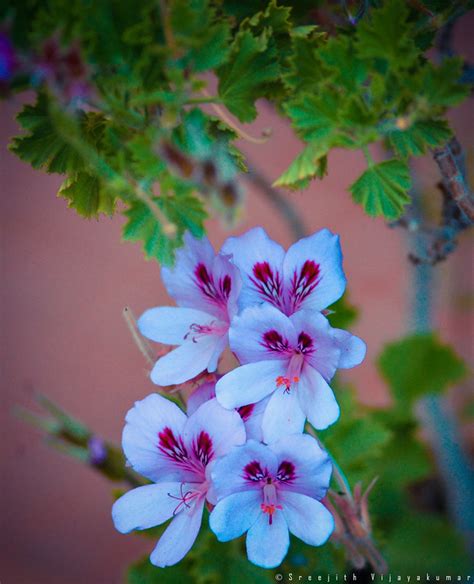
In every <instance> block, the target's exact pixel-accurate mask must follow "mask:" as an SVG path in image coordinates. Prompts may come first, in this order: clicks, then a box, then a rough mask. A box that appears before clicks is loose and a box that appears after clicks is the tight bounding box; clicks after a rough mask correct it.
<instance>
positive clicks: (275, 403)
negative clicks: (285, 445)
mask: <svg viewBox="0 0 474 584" xmlns="http://www.w3.org/2000/svg"><path fill="white" fill-rule="evenodd" d="M297 392H298V389H297V388H292V389H290V391H287V390H286V389H285V388H284V387H279V388H278V389H277V390H276V391H275V392H274V393H273V395H272V396H271V398H270V401H269V402H268V405H267V407H266V409H265V413H264V414H263V421H262V432H263V440H264V441H265V442H267V443H270V442H274V441H275V440H278V439H279V438H281V437H282V436H284V435H286V434H296V433H301V432H302V431H303V428H304V422H305V419H306V416H305V415H304V413H303V411H302V409H301V405H300V402H299V399H298V395H297Z"/></svg>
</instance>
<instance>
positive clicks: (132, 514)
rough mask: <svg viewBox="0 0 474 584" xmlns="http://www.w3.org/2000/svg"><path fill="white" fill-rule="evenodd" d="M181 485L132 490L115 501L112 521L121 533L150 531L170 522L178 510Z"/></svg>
mask: <svg viewBox="0 0 474 584" xmlns="http://www.w3.org/2000/svg"><path fill="white" fill-rule="evenodd" d="M179 488H180V483H175V482H172V483H160V484H157V485H145V486H143V487H138V488H136V489H132V490H131V491H128V493H125V495H123V496H122V497H120V499H117V501H115V503H114V505H113V507H112V519H113V521H114V525H115V528H116V529H117V530H118V531H120V532H121V533H129V532H130V531H133V530H134V529H149V528H150V527H155V526H156V525H161V524H162V523H164V522H165V521H166V520H168V519H169V518H170V517H171V516H172V515H173V511H174V510H175V509H176V505H177V502H176V499H173V498H172V497H170V496H169V494H172V495H176V496H177V495H178V494H179Z"/></svg>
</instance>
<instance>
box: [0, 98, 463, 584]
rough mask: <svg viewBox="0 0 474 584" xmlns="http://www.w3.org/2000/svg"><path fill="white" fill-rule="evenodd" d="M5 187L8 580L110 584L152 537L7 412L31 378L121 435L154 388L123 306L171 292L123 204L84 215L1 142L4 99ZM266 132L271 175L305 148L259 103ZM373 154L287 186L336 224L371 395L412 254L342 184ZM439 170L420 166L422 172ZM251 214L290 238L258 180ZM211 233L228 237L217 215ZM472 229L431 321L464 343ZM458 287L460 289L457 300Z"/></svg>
mask: <svg viewBox="0 0 474 584" xmlns="http://www.w3.org/2000/svg"><path fill="white" fill-rule="evenodd" d="M0 107H2V111H1V114H2V115H1V118H2V120H1V124H0V135H1V140H0V142H1V144H2V146H1V150H0V185H1V186H0V188H1V191H2V193H1V195H2V196H1V205H2V208H1V218H2V223H3V225H2V238H3V245H2V253H3V254H4V256H3V278H2V287H1V288H2V291H1V293H2V299H1V311H2V324H1V331H2V333H1V334H2V352H3V355H2V386H3V388H2V393H1V396H2V398H1V399H2V404H1V406H2V407H1V412H0V416H1V419H0V424H1V428H2V438H3V439H2V441H1V446H0V447H1V452H2V462H1V464H2V472H1V476H2V479H1V483H2V484H1V497H0V501H1V509H2V511H1V517H2V522H3V525H2V529H1V537H2V539H3V541H2V542H1V546H0V547H1V550H2V552H3V557H2V559H1V562H0V580H1V581H2V582H5V584H10V583H12V584H23V583H24V584H84V583H88V584H89V583H90V584H102V583H104V584H105V583H107V584H109V583H114V582H120V574H121V570H122V569H123V567H124V566H125V565H126V564H127V562H129V561H131V560H133V559H135V558H136V557H138V556H140V555H141V554H143V553H145V552H146V550H147V549H149V548H150V546H151V543H150V542H147V541H144V540H142V539H141V538H139V537H137V536H133V535H130V536H128V537H126V536H122V535H119V534H118V533H117V532H116V531H115V530H114V528H113V526H112V522H111V519H110V506H111V495H110V490H111V489H110V485H109V484H107V483H106V482H105V480H103V479H102V478H101V477H100V476H96V475H95V474H94V473H93V472H92V471H91V470H88V469H86V468H83V467H82V466H81V465H79V464H78V463H76V462H74V461H72V460H69V459H67V458H65V457H64V456H62V455H59V454H57V453H56V452H55V451H53V450H51V449H50V448H48V447H47V446H46V445H44V444H43V443H42V441H41V440H40V437H39V435H38V433H37V432H36V431H35V430H33V429H31V428H29V427H28V426H26V425H25V424H24V423H22V422H21V421H19V420H18V419H16V418H15V417H14V416H13V415H12V407H13V406H15V405H16V404H22V405H25V406H29V407H31V406H32V404H33V400H32V392H33V389H36V390H38V391H41V392H43V393H46V394H47V395H49V396H50V397H51V398H52V399H53V400H55V401H57V402H58V403H59V404H60V405H62V406H63V407H64V408H65V409H66V410H68V411H69V412H71V413H72V414H74V415H75V416H76V417H78V418H79V419H82V420H83V421H84V422H85V423H86V424H88V425H89V426H90V427H92V428H95V429H97V430H98V431H99V432H100V433H102V434H103V435H104V436H105V437H106V438H109V439H112V440H114V441H117V442H118V441H119V440H120V435H121V429H122V425H123V417H124V414H125V412H126V411H127V409H128V408H129V407H130V406H131V405H132V403H133V401H134V400H136V399H140V398H142V397H144V396H145V395H147V394H148V393H149V392H151V391H153V390H154V387H153V385H152V384H151V382H150V381H149V380H148V379H147V375H146V370H145V364H144V362H143V360H142V357H141V355H140V354H139V353H138V351H137V350H136V348H135V346H134V344H133V342H132V340H131V338H130V336H129V333H128V331H127V329H126V327H125V325H124V323H123V320H122V317H121V311H122V308H123V307H124V306H125V305H130V306H132V307H133V309H134V310H135V312H136V313H140V312H141V311H142V310H144V309H145V308H147V307H150V306H154V305H158V304H162V303H166V302H168V300H167V297H166V294H165V291H164V289H163V286H162V283H161V281H160V274H159V270H158V267H157V265H156V264H155V263H153V262H145V261H144V260H143V256H142V253H141V250H140V249H139V247H138V245H132V244H129V243H124V244H122V243H120V229H121V225H122V223H123V221H122V219H121V218H120V217H116V218H114V219H112V220H111V219H107V218H102V219H101V220H100V221H85V220H83V219H81V218H79V217H78V216H77V215H75V213H74V212H73V211H71V210H69V209H67V208H66V204H65V202H64V200H62V199H56V197H55V193H56V191H57V188H58V185H59V184H60V179H59V178H58V177H56V176H47V175H45V174H42V173H41V172H35V171H33V170H32V169H31V168H29V167H28V166H27V165H25V164H23V163H22V162H20V161H19V160H17V159H16V158H15V157H14V156H12V155H11V154H10V153H8V152H6V151H5V148H4V145H6V143H7V141H8V139H9V137H10V136H12V135H13V134H14V133H15V132H16V131H17V129H16V124H15V122H14V121H13V116H14V113H15V111H17V109H18V107H19V105H18V102H10V103H7V104H2V106H0ZM468 111H469V110H468V107H467V106H464V107H463V108H461V110H459V111H458V112H457V114H456V116H455V118H454V125H455V127H456V128H457V130H458V132H459V136H460V138H461V140H462V141H464V143H466V144H467V143H469V140H468V138H469V136H471V137H472V129H473V128H472V118H471V119H469V118H468ZM261 112H262V113H261V116H260V118H259V120H258V121H257V122H256V123H255V124H254V125H253V127H251V129H250V130H251V131H252V132H253V133H254V134H257V133H258V131H259V130H260V129H261V128H264V127H268V126H271V127H272V128H273V138H272V139H271V140H270V141H269V142H268V143H267V144H265V145H263V146H256V145H249V144H243V145H242V147H243V149H244V150H245V152H246V153H247V154H248V155H249V156H250V157H251V159H252V160H253V162H254V164H255V165H257V166H259V167H260V168H261V169H262V170H263V171H264V173H265V174H266V175H267V176H268V177H270V178H272V179H275V178H276V177H277V176H278V175H279V174H280V173H281V172H282V171H283V170H284V169H285V167H286V165H287V164H288V163H289V162H290V161H291V160H292V158H293V157H294V156H295V154H296V153H297V152H298V151H299V148H300V146H299V143H298V141H297V140H296V139H295V138H294V137H293V135H292V132H291V130H290V129H289V127H288V126H287V124H286V123H283V122H282V121H281V120H279V119H278V118H277V117H276V116H275V115H274V114H273V113H272V112H271V111H270V110H269V109H268V108H267V107H266V106H265V105H262V108H261ZM362 168H363V158H362V155H361V154H359V153H352V154H348V153H344V152H337V153H335V154H333V155H332V156H331V157H330V161H329V169H330V170H329V176H328V177H327V178H326V179H325V180H324V181H323V182H315V183H314V184H312V185H311V187H310V188H309V189H308V190H306V191H304V192H302V193H294V194H289V195H288V197H289V198H291V200H293V201H294V203H295V205H296V206H297V207H298V209H299V210H300V211H301V213H302V214H304V217H305V218H306V221H307V224H308V227H309V228H310V229H311V230H317V229H320V228H322V227H329V228H330V229H332V230H334V231H335V232H337V233H340V235H341V240H342V246H343V251H344V254H345V269H346V273H347V276H348V280H349V290H350V294H351V300H352V301H353V302H354V303H355V304H356V305H358V306H359V307H360V308H361V316H360V319H359V322H358V324H357V325H356V326H355V327H354V332H356V333H357V334H359V335H360V336H362V337H363V338H364V339H365V340H366V341H367V344H368V347H369V352H368V358H367V360H366V362H365V363H364V364H363V365H362V366H361V367H359V368H358V369H356V370H354V371H349V372H347V373H346V375H345V377H346V379H347V380H349V381H351V382H353V383H354V384H356V385H357V387H358V391H359V394H360V397H361V399H363V400H364V401H367V402H369V403H373V404H383V403H386V400H387V394H386V389H385V387H384V384H383V382H382V380H381V379H380V378H379V377H378V375H377V373H376V371H375V368H374V365H373V360H374V357H375V356H376V355H377V354H378V353H379V351H380V350H381V347H382V345H383V344H384V343H385V342H386V341H389V340H391V339H395V338H397V337H398V336H400V335H402V334H403V333H404V331H405V330H406V327H407V310H408V303H409V294H410V271H411V267H410V265H409V264H408V263H407V261H406V244H405V240H404V238H405V236H406V234H405V233H404V232H403V231H401V230H396V229H388V228H387V227H386V226H385V224H384V223H383V221H381V220H374V219H370V218H368V217H366V216H365V215H364V214H363V212H362V211H361V209H360V208H359V207H357V206H356V205H355V204H354V203H353V202H352V201H351V199H350V197H349V195H348V194H347V193H346V192H345V189H346V187H347V186H348V185H349V184H350V183H351V182H352V181H353V180H354V179H355V178H356V177H357V176H358V174H359V173H360V172H361V170H362ZM436 180H437V175H436V169H435V166H434V164H433V163H431V162H428V163H427V164H426V171H425V174H424V177H423V181H424V183H425V184H427V185H430V184H433V183H434V182H435V181H436ZM247 198H248V205H247V207H246V215H245V217H244V219H243V221H242V223H241V224H240V225H239V226H238V228H237V229H236V230H234V232H235V233H238V232H240V231H243V230H245V229H247V228H249V227H251V226H253V225H255V224H262V225H263V226H264V227H265V228H266V229H267V230H268V231H269V233H270V235H271V236H272V237H274V238H275V239H277V240H279V241H280V242H281V243H283V244H285V245H286V244H289V243H290V241H291V240H290V236H289V234H288V231H287V228H286V226H285V224H284V222H283V221H282V219H281V217H278V216H277V215H275V213H274V211H273V210H271V209H270V208H269V207H268V204H267V202H266V201H265V200H264V199H263V198H262V196H261V195H260V193H258V192H255V191H254V190H252V189H249V190H248V192H247ZM208 227H209V233H210V238H211V240H212V242H213V243H214V244H216V245H217V246H218V245H220V244H221V243H222V241H223V240H224V239H225V237H226V236H227V235H228V233H227V232H225V231H224V230H223V228H222V227H221V226H220V224H219V223H218V222H217V221H215V220H211V221H209V224H208ZM470 249H471V248H470V241H469V236H466V235H465V236H464V237H463V242H462V245H461V249H460V250H459V251H458V252H457V253H456V255H455V257H454V258H452V259H450V260H449V261H448V262H446V263H445V264H443V265H441V266H439V268H437V274H438V278H439V280H442V282H443V283H442V286H441V289H440V291H439V294H438V299H437V305H436V311H435V312H436V319H437V321H438V323H439V324H440V326H441V329H442V331H441V332H442V336H443V337H444V338H446V339H447V340H452V342H453V343H454V344H455V345H456V347H457V349H458V351H460V352H461V353H463V354H464V356H466V357H468V356H469V334H470V332H471V331H472V328H471V329H470V328H469V327H466V311H465V308H463V306H464V307H465V306H466V298H467V295H468V293H469V287H470V286H471V285H472V281H471V279H472V272H471V270H470V267H469V266H470V265H471V266H472V264H470V263H469V261H470V259H471V258H470ZM463 299H464V300H463Z"/></svg>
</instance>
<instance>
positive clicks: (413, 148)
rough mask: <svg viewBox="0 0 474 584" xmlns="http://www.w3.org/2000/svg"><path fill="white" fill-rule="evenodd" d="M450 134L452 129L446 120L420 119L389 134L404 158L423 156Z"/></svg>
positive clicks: (394, 146) (394, 147)
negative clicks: (403, 128)
mask: <svg viewBox="0 0 474 584" xmlns="http://www.w3.org/2000/svg"><path fill="white" fill-rule="evenodd" d="M450 136H451V130H450V129H449V126H448V123H447V122H446V121H445V120H420V121H417V122H415V123H414V124H412V125H411V126H410V127H408V128H406V129H405V130H393V131H392V132H390V133H389V134H388V137H389V140H390V143H391V145H392V147H393V149H394V150H395V152H396V153H397V154H398V155H399V156H401V157H402V158H408V157H409V156H421V155H422V154H424V153H425V152H426V150H427V149H428V148H434V147H435V146H439V145H440V144H443V143H444V142H446V140H448V139H449V138H450Z"/></svg>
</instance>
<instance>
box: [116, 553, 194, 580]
mask: <svg viewBox="0 0 474 584" xmlns="http://www.w3.org/2000/svg"><path fill="white" fill-rule="evenodd" d="M178 582H186V583H188V582H189V584H194V582H195V580H194V579H193V578H191V576H190V574H189V571H188V569H187V566H186V563H183V562H181V563H179V564H178V565H177V566H172V567H170V568H157V567H156V566H154V565H153V564H151V563H150V559H149V558H148V557H146V558H143V559H142V560H140V561H139V562H136V563H135V564H132V565H131V566H130V568H129V569H128V571H127V584H177V583H178Z"/></svg>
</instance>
